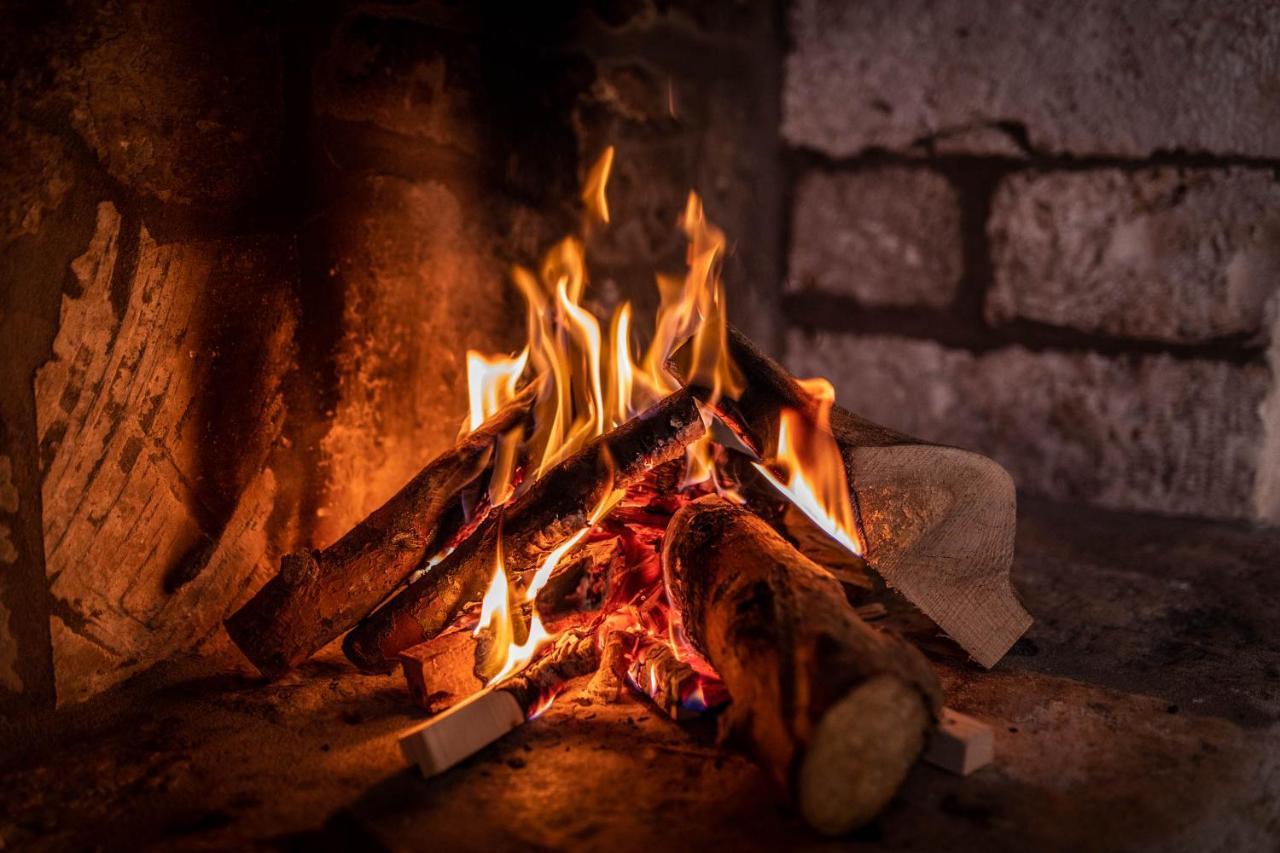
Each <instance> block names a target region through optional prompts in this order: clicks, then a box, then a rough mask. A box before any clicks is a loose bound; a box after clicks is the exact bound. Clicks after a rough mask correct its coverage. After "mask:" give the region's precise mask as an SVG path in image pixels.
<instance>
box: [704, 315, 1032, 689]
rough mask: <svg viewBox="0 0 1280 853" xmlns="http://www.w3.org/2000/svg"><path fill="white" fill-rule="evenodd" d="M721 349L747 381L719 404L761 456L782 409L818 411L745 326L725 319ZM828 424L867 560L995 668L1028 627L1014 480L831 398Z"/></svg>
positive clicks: (977, 458) (979, 459) (812, 414)
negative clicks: (1019, 581) (1019, 577)
mask: <svg viewBox="0 0 1280 853" xmlns="http://www.w3.org/2000/svg"><path fill="white" fill-rule="evenodd" d="M729 347H730V353H731V355H732V357H733V360H734V362H735V363H736V364H737V366H738V368H739V369H740V370H741V371H742V374H743V376H744V377H745V379H746V388H745V390H744V391H743V393H742V394H741V395H740V396H739V398H738V399H737V400H730V399H727V398H726V399H721V400H720V401H719V402H718V403H717V405H716V410H717V414H719V415H720V417H721V418H722V419H723V420H724V421H725V423H726V424H728V425H729V426H730V427H731V428H732V429H733V430H734V432H735V434H736V435H737V437H738V439H739V440H740V441H742V443H743V444H745V445H747V446H748V447H749V448H751V449H752V450H753V451H755V452H756V453H763V452H764V451H765V450H766V449H767V448H768V447H769V446H770V445H771V443H772V442H773V440H774V437H775V436H776V435H777V431H778V423H779V418H780V415H781V412H782V410H783V409H784V408H790V409H794V410H796V411H799V412H801V413H803V414H805V415H806V416H807V417H809V418H810V419H811V420H813V419H814V418H816V417H817V412H818V401H817V400H816V399H815V398H814V397H813V396H811V395H810V394H808V393H807V392H806V391H805V390H804V389H803V388H802V387H801V386H800V384H799V383H798V382H797V381H796V379H795V377H793V376H791V374H789V373H788V372H787V371H786V370H785V369H784V368H783V367H782V366H781V365H779V364H778V363H777V362H775V361H774V360H773V359H771V358H769V357H768V356H766V355H765V354H764V353H762V352H760V350H758V349H757V348H756V347H755V345H754V344H752V343H751V341H750V340H748V339H747V337H746V336H745V335H743V334H742V333H741V332H739V331H738V330H736V329H732V328H731V329H730V333H729ZM830 429H831V432H832V435H833V436H834V438H835V440H836V444H837V445H838V446H839V448H840V452H841V455H842V457H843V462H844V468H845V473H846V475H847V477H848V483H849V491H850V497H851V500H852V501H853V503H854V509H855V513H856V515H857V523H858V527H859V533H860V535H861V537H862V540H863V542H865V543H866V548H867V553H866V557H867V560H868V562H869V563H870V564H871V566H872V567H873V568H874V569H875V571H876V572H877V573H879V575H880V576H881V577H883V578H884V580H885V582H886V583H887V584H888V585H889V586H890V587H893V588H895V589H897V590H898V591H899V592H900V593H901V594H902V595H904V596H905V597H906V598H907V599H908V600H910V601H911V602H912V603H913V604H915V605H916V606H917V607H919V608H920V609H921V610H922V611H923V612H924V613H925V615H927V616H928V617H929V618H930V619H932V620H933V621H934V622H935V623H936V624H937V625H938V626H939V627H940V628H942V630H944V631H945V632H946V633H947V634H948V635H949V636H950V637H951V638H952V639H954V640H955V641H956V642H957V643H959V644H960V645H961V646H962V647H963V648H964V649H965V651H967V652H968V653H969V654H970V655H971V656H972V657H973V658H974V660H976V661H978V663H980V664H982V665H983V666H986V667H991V666H994V665H995V664H996V662H997V661H999V660H1000V658H1002V657H1003V656H1004V654H1005V652H1007V651H1008V650H1009V647H1010V646H1012V645H1013V644H1014V642H1015V641H1016V640H1017V639H1018V638H1019V637H1020V636H1022V634H1023V633H1024V632H1025V631H1026V630H1027V628H1028V627H1030V625H1031V617H1030V616H1029V615H1028V614H1027V612H1026V611H1025V610H1024V609H1023V608H1022V605H1021V604H1020V603H1019V602H1018V598H1017V595H1016V593H1015V592H1014V589H1013V585H1012V583H1011V582H1010V580H1009V570H1010V567H1011V566H1012V564H1013V539H1014V528H1015V520H1016V506H1015V495H1014V486H1013V480H1012V479H1011V478H1010V477H1009V475H1008V473H1007V472H1006V471H1005V470H1004V469H1003V468H1001V467H1000V466H999V465H998V464H997V463H995V462H993V461H992V460H990V459H988V458H986V457H985V456H981V455H979V454H977V453H972V452H970V451H966V450H960V449H959V448H955V447H944V446H941V445H936V444H929V443H927V442H923V441H920V440H918V439H915V438H911V437H910V436H906V435H903V434H901V433H897V432H894V431H893V430H890V429H886V428H884V427H881V426H878V425H876V424H873V423H871V422H870V421H867V420H865V419H863V418H860V417H858V416H857V415H854V414H852V413H850V412H848V411H846V410H844V409H842V408H840V407H839V406H833V407H832V409H831V413H830Z"/></svg>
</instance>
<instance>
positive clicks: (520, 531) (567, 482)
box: [343, 391, 705, 672]
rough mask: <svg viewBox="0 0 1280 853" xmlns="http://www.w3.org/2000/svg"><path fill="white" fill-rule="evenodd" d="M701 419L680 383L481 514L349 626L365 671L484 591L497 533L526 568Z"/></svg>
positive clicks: (692, 434)
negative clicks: (496, 512)
mask: <svg viewBox="0 0 1280 853" xmlns="http://www.w3.org/2000/svg"><path fill="white" fill-rule="evenodd" d="M704 430H705V428H704V426H703V423H702V417H701V414H700V413H699V410H698V406H697V403H696V402H695V400H694V398H693V396H692V395H691V394H689V393H688V392H687V391H680V392H677V393H675V394H672V395H671V396H669V397H667V398H666V399H665V400H663V401H662V402H660V403H659V404H657V405H656V406H654V407H653V408H651V409H650V410H649V411H647V412H645V413H644V414H642V415H640V416H638V417H636V418H633V419H632V420H630V421H628V422H627V423H625V424H623V425H622V426H620V427H618V428H617V429H615V430H613V431H612V432H610V433H608V434H606V435H603V436H600V437H599V438H597V439H595V440H594V441H592V442H590V443H589V444H587V446H585V447H583V448H582V449H581V450H579V451H578V452H577V453H575V454H574V455H572V456H570V457H569V458H568V459H565V460H564V461H562V462H560V463H559V464H558V465H555V466H554V467H552V468H551V469H550V470H548V471H547V472H546V473H545V474H544V475H543V476H542V477H541V478H539V479H538V480H537V481H536V482H534V483H533V485H532V486H530V487H529V489H528V491H526V492H524V493H523V494H522V495H520V496H519V497H517V498H516V499H515V500H514V501H513V502H512V503H511V504H509V505H508V506H507V507H505V508H504V509H503V510H502V512H501V514H500V518H498V517H495V518H491V519H489V520H487V521H486V522H485V523H483V524H482V525H481V526H480V528H479V529H478V530H476V532H475V533H474V534H473V535H472V536H470V537H469V538H467V539H466V540H464V541H463V542H462V543H461V544H460V545H459V546H458V547H457V549H456V550H455V551H453V553H451V554H450V555H449V556H448V557H446V558H445V559H444V560H443V561H442V562H441V563H440V564H439V565H437V566H436V567H435V568H433V569H432V570H431V571H430V572H429V573H427V574H426V575H425V576H423V577H421V578H419V579H418V580H416V581H414V582H413V583H411V584H410V585H409V586H408V587H407V588H406V589H405V590H404V591H403V592H402V593H400V594H399V595H398V596H396V598H394V599H392V600H391V601H390V602H388V604H387V605H386V606H384V607H383V608H381V609H380V610H377V611H375V612H374V613H372V614H370V615H369V616H368V617H366V618H365V620H364V621H363V622H361V623H360V624H359V625H358V626H357V627H356V628H355V630H353V631H352V632H351V633H350V634H348V635H347V638H346V640H345V641H344V643H343V650H344V651H345V652H346V654H347V657H348V658H350V659H351V661H352V662H353V663H355V664H356V666H358V667H360V669H362V670H364V671H366V672H385V671H387V670H388V669H390V668H391V666H392V665H393V664H394V662H395V660H396V656H397V655H398V654H399V653H400V652H401V651H403V650H404V649H407V648H409V647H410V646H414V645H417V644H418V643H421V642H423V641H424V640H427V639H430V638H431V637H434V636H435V635H436V634H438V633H440V632H441V631H443V630H444V629H445V628H447V627H449V626H450V625H451V624H453V621H454V620H455V619H456V618H457V616H458V614H459V612H460V611H461V609H462V608H463V607H465V606H466V605H467V603H469V602H471V601H474V600H476V599H478V598H479V597H480V596H481V595H482V594H483V592H484V585H485V583H486V582H487V581H488V580H489V578H490V577H491V576H492V575H493V571H494V555H495V553H496V549H497V547H498V537H499V535H500V536H501V544H502V553H503V558H504V562H505V565H506V571H507V574H508V576H509V577H510V576H512V575H518V574H520V573H522V572H527V571H530V570H532V569H534V568H536V567H537V566H538V564H539V563H540V562H541V561H542V560H543V559H544V558H545V557H546V556H547V555H548V554H549V553H550V552H551V551H552V550H554V549H555V548H556V547H557V546H558V545H560V544H561V543H563V542H564V541H565V540H566V539H568V538H569V537H571V536H572V535H574V534H575V533H577V532H578V531H579V530H581V529H583V528H584V527H586V526H587V524H588V522H589V519H590V516H591V513H592V512H593V511H594V510H595V509H596V507H597V506H599V505H600V504H601V502H602V501H604V500H605V499H606V498H607V497H608V496H609V495H610V494H611V493H612V492H613V490H615V489H620V488H626V487H627V486H630V485H632V484H634V483H635V482H637V481H638V480H639V479H640V478H642V477H643V476H644V475H645V474H646V473H647V472H648V471H649V470H650V469H652V468H654V467H655V466H657V465H660V464H662V463H664V462H668V461H670V460H672V459H675V458H677V457H679V456H680V455H681V454H682V453H683V452H684V448H685V447H686V446H687V445H688V444H689V443H690V442H692V441H693V440H695V439H696V438H698V437H699V436H701V435H702V434H703V432H704Z"/></svg>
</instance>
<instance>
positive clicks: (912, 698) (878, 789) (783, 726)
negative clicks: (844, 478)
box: [663, 495, 942, 834]
mask: <svg viewBox="0 0 1280 853" xmlns="http://www.w3.org/2000/svg"><path fill="white" fill-rule="evenodd" d="M663 567H664V571H665V572H666V577H667V583H668V588H669V589H670V591H671V594H672V599H673V604H674V605H675V607H676V609H677V611H678V612H679V614H680V618H681V621H682V624H683V626H684V631H685V635H686V636H687V637H688V638H689V640H690V641H691V642H692V644H693V645H694V647H695V648H697V649H698V650H699V651H700V652H701V653H702V654H703V655H704V656H705V657H706V658H707V659H708V660H709V661H710V663H711V665H712V666H714V667H715V669H716V671H717V672H718V673H719V675H720V677H721V678H722V679H723V680H724V684H725V687H726V688H727V689H728V691H729V696H730V697H731V704H730V706H729V710H728V714H729V716H728V725H729V727H730V729H731V731H733V732H734V733H735V734H737V735H738V736H740V737H742V738H744V739H745V740H746V742H747V745H748V746H749V747H750V750H751V751H752V752H753V753H754V754H755V756H756V757H757V759H758V760H759V761H760V762H761V763H762V764H763V765H764V766H765V767H766V768H767V769H768V770H769V771H770V772H771V773H772V774H773V776H774V777H775V778H776V779H777V781H778V782H779V783H780V784H782V785H783V786H784V787H786V788H787V789H788V791H789V792H790V794H791V796H792V799H793V800H794V802H795V803H796V804H797V805H798V807H799V810H800V812H801V814H802V815H803V816H804V818H805V819H806V820H807V821H808V822H809V823H810V824H811V825H812V826H813V827H814V828H815V829H817V830H819V831H821V832H824V833H829V834H838V833H843V832H847V831H848V830H850V829H853V828H855V827H857V826H860V825H862V824H864V823H866V822H867V821H869V820H871V819H872V818H873V817H875V815H876V814H877V813H879V811H880V810H881V809H882V808H884V806H885V805H886V804H887V803H888V801H889V799H890V797H892V796H893V793H894V792H895V791H896V790H897V789H898V787H899V785H900V784H901V783H902V781H903V779H904V778H905V777H906V774H907V771H908V770H909V769H910V767H911V765H912V764H913V763H914V762H915V760H916V759H917V758H918V757H919V756H920V753H921V751H922V750H923V749H924V745H925V740H926V737H927V735H928V734H929V732H930V731H931V730H932V728H933V726H934V722H935V719H936V717H937V714H938V713H939V712H940V710H941V706H942V702H941V688H940V687H939V686H938V680H937V677H936V676H935V675H934V673H933V670H932V669H931V668H930V666H929V664H928V662H927V661H926V660H925V659H924V656H923V655H921V654H920V653H919V652H918V651H917V650H916V649H914V648H913V647H911V646H909V645H907V644H906V643H904V642H902V641H901V640H899V639H898V638H897V637H895V636H893V635H891V634H887V633H882V632H879V631H876V630H875V629H873V628H870V627H869V626H867V625H866V624H865V623H863V621H862V620H861V619H859V618H858V617H857V615H856V614H855V613H854V611H853V609H852V607H850V605H849V604H848V602H847V601H846V600H845V596H844V591H843V589H842V588H841V585H840V583H839V581H837V580H836V579H835V578H834V577H833V576H832V575H831V574H830V573H828V572H827V571H826V570H825V569H822V568H821V567H819V566H818V565H817V564H816V563H814V562H812V561H811V560H809V559H808V558H807V557H805V556H804V555H803V554H801V553H800V552H799V551H797V550H796V549H795V548H794V547H792V546H791V545H790V544H789V543H788V542H787V541H786V540H785V539H783V538H782V537H781V536H780V535H779V534H778V533H777V532H776V531H774V530H773V528H771V527H770V526H769V525H768V524H767V523H766V522H764V521H763V520H762V519H760V518H759V517H758V516H756V515H754V514H753V513H751V512H750V511H749V510H747V509H745V508H743V507H740V506H737V505H735V504H732V503H730V502H729V501H727V500H725V499H724V498H721V497H719V496H715V495H711V496H707V497H704V498H700V499H699V500H697V501H694V502H693V503H691V504H689V505H688V506H687V507H685V508H684V509H682V510H680V511H679V512H677V513H676V515H675V517H674V518H673V519H672V521H671V526H670V528H668V531H667V537H666V542H665V544H664V547H663Z"/></svg>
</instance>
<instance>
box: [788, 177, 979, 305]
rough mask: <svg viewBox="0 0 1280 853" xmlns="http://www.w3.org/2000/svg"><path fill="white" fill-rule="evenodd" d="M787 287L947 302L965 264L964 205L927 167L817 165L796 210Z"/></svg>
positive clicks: (879, 299) (880, 301) (864, 298)
mask: <svg viewBox="0 0 1280 853" xmlns="http://www.w3.org/2000/svg"><path fill="white" fill-rule="evenodd" d="M791 217H792V218H791V269H790V273H789V275H788V277H787V292H789V293H804V292H807V291H818V292H821V293H826V294H832V295H837V296H848V297H852V298H854V299H856V300H858V302H860V303H862V304H864V305H872V306H891V307H909V306H915V305H922V306H927V307H930V308H943V307H945V306H946V305H948V304H949V303H950V302H951V300H952V299H953V297H954V296H955V291H956V286H957V284H959V281H960V276H961V274H962V273H963V271H964V252H963V246H962V241H961V234H960V206H959V201H958V199H957V197H956V193H955V190H954V189H952V187H951V185H950V184H949V183H948V182H947V180H946V178H944V177H942V176H941V175H939V174H937V173H936V172H931V171H928V170H927V169H909V168H900V167H892V168H882V169H871V170H867V171H858V172H849V173H828V172H810V173H809V174H807V175H805V176H804V177H803V178H802V179H801V180H800V183H799V186H798V187H797V188H796V195H795V204H794V207H793V209H792V214H791Z"/></svg>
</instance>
